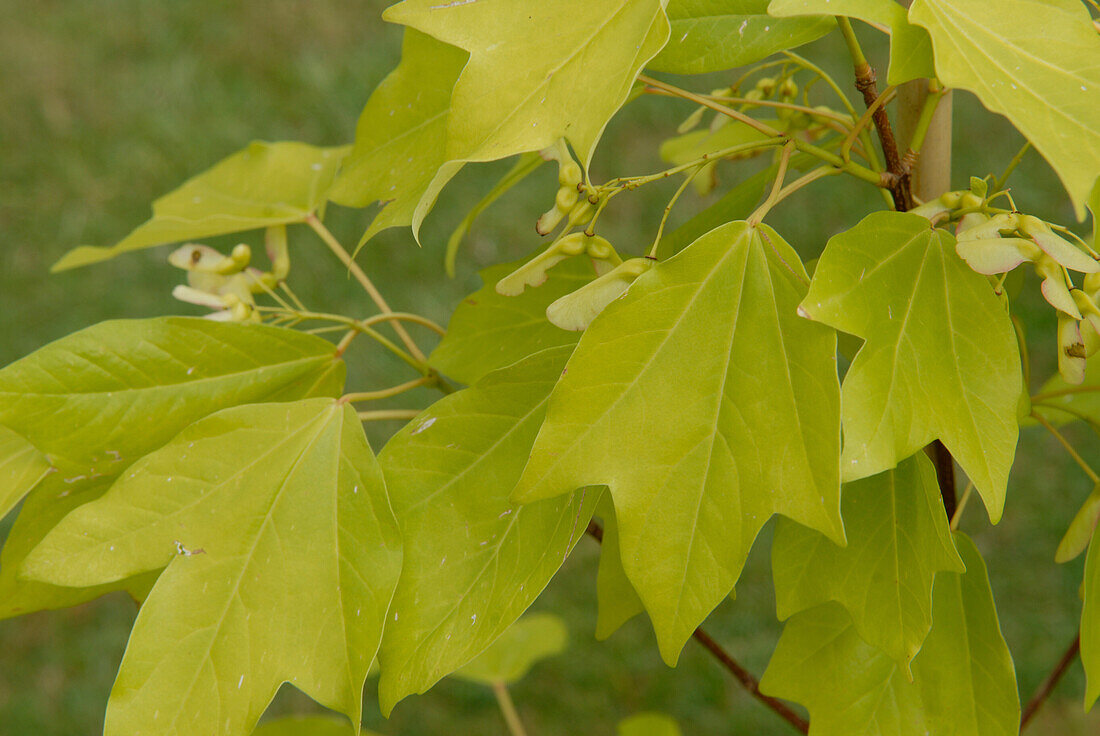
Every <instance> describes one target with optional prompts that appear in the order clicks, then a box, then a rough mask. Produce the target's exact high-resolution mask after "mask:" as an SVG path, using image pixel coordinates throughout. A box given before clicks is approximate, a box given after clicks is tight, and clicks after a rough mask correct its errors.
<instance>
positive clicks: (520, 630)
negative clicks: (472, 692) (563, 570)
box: [452, 613, 569, 685]
mask: <svg viewBox="0 0 1100 736" xmlns="http://www.w3.org/2000/svg"><path fill="white" fill-rule="evenodd" d="M568 643H569V630H568V629H567V628H566V627H565V622H564V621H562V619H561V616H557V615H555V614H553V613H531V614H528V615H526V616H524V617H523V618H521V619H520V620H519V621H516V622H515V623H514V624H512V625H511V626H510V627H509V628H508V630H507V631H505V632H504V633H503V634H501V636H500V638H499V639H497V640H496V641H495V642H493V643H492V644H491V645H490V646H489V648H488V649H486V650H485V651H484V652H482V653H481V654H479V655H478V656H477V657H475V658H474V659H472V660H470V661H469V662H467V663H466V664H465V665H463V666H462V667H460V668H459V669H457V670H456V671H455V672H454V674H453V675H452V677H457V678H459V679H462V680H470V681H472V682H480V683H482V684H484V685H492V684H494V683H497V682H503V683H506V684H511V683H513V682H518V681H519V680H522V679H523V678H524V677H525V676H526V675H527V673H528V672H530V671H531V668H532V667H534V666H535V665H536V664H538V663H539V662H540V661H541V660H543V659H547V658H549V657H553V656H556V655H558V654H561V653H562V652H564V651H565V648H566V646H567V645H568Z"/></svg>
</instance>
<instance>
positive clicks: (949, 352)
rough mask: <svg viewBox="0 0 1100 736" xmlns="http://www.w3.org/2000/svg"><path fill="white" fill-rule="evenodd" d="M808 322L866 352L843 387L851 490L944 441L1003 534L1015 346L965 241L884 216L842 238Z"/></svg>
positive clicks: (914, 218)
mask: <svg viewBox="0 0 1100 736" xmlns="http://www.w3.org/2000/svg"><path fill="white" fill-rule="evenodd" d="M801 309H802V311H803V313H804V314H805V315H806V316H808V317H810V318H811V319H815V320H818V321H821V322H824V323H825V324H828V325H831V326H833V327H835V328H837V329H838V330H843V331H844V332H847V333H849V334H852V335H856V336H857V337H861V338H863V339H864V340H865V341H866V342H865V343H864V345H863V347H862V348H860V350H859V352H858V353H857V354H856V357H855V360H854V361H853V362H852V365H851V368H850V369H849V370H848V373H847V374H846V375H845V377H844V388H843V400H842V402H841V405H842V407H843V412H842V414H843V423H844V456H843V459H842V467H843V469H844V477H845V480H855V479H858V478H865V477H867V476H869V475H874V474H876V473H880V472H882V471H883V470H887V469H889V468H892V467H894V466H896V465H897V464H898V462H899V461H901V460H902V459H904V458H907V457H909V456H910V455H912V454H913V453H915V452H916V451H917V450H919V449H921V448H922V447H924V446H925V445H927V444H928V443H929V442H931V441H932V440H934V439H937V438H939V439H940V440H942V441H943V443H944V445H946V446H947V449H949V450H950V451H951V454H952V455H954V456H955V458H956V459H957V460H958V461H959V464H960V465H961V466H962V468H963V470H965V471H966V474H967V475H968V476H969V477H970V478H971V479H972V480H973V481H974V486H975V487H976V488H977V489H978V491H979V493H981V495H982V500H984V501H985V506H986V509H987V510H988V512H989V517H990V519H991V520H992V521H993V522H994V523H996V522H997V521H998V520H999V519H1000V518H1001V512H1002V510H1003V508H1004V499H1005V487H1006V485H1007V483H1008V474H1009V470H1010V469H1011V467H1012V460H1013V457H1014V455H1015V452H1016V438H1017V435H1018V433H1019V429H1018V426H1017V422H1016V405H1017V402H1018V400H1019V397H1020V392H1021V390H1022V386H1023V379H1022V375H1021V369H1020V355H1019V352H1018V348H1017V344H1016V335H1015V332H1014V330H1013V328H1012V323H1011V321H1010V320H1009V317H1008V313H1007V312H1006V311H1005V309H1004V307H1003V306H1002V305H1001V302H1000V301H999V300H998V299H997V297H996V295H994V293H993V288H992V287H991V286H990V284H989V282H988V281H987V280H986V278H985V277H984V276H982V275H980V274H977V273H975V272H974V271H972V270H971V269H970V268H969V267H968V266H967V265H966V264H965V263H964V262H963V261H962V259H960V258H959V257H958V256H957V255H956V254H955V239H954V237H952V236H951V235H950V234H949V233H947V231H945V230H938V229H933V228H931V227H929V225H928V220H927V219H925V218H923V217H920V216H919V215H912V214H908V213H902V212H876V213H874V214H871V215H868V216H867V217H866V218H864V219H863V220H862V221H861V222H860V223H859V224H858V225H856V226H855V227H854V228H852V229H851V230H848V231H846V232H843V233H840V234H839V235H835V236H833V237H832V238H831V239H830V240H829V243H828V245H826V247H825V252H824V253H823V254H822V255H821V259H820V260H819V261H818V264H817V269H816V270H815V271H814V278H813V282H812V283H811V284H810V291H809V294H808V295H807V296H806V299H805V300H804V301H803V302H802V306H801Z"/></svg>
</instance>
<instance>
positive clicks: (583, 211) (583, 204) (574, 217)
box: [565, 199, 594, 230]
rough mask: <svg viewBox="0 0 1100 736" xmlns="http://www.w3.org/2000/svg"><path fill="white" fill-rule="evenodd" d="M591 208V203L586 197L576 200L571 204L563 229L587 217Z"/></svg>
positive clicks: (578, 223) (569, 227)
mask: <svg viewBox="0 0 1100 736" xmlns="http://www.w3.org/2000/svg"><path fill="white" fill-rule="evenodd" d="M593 209H594V208H593V204H592V202H591V201H590V200H588V199H582V200H581V201H579V202H577V203H576V204H575V205H573V209H571V210H569V217H568V218H566V220H565V223H566V224H565V229H566V230H569V229H571V228H574V227H576V226H577V225H580V224H581V223H582V222H584V221H585V220H587V219H588V218H589V216H590V215H591V214H592V210H593Z"/></svg>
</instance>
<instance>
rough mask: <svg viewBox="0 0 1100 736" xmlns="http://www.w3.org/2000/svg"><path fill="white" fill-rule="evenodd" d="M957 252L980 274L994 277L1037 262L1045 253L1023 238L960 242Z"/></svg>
mask: <svg viewBox="0 0 1100 736" xmlns="http://www.w3.org/2000/svg"><path fill="white" fill-rule="evenodd" d="M955 252H956V253H958V254H959V257H960V258H962V259H963V260H964V261H966V265H968V266H970V268H972V269H974V270H975V271H977V272H978V273H981V274H985V275H987V276H992V275H993V274H998V273H1008V272H1009V271H1011V270H1012V269H1014V268H1016V267H1017V266H1019V265H1020V264H1021V263H1023V262H1024V261H1032V262H1034V261H1036V260H1038V259H1039V258H1040V257H1041V256H1042V255H1043V252H1042V251H1041V250H1039V247H1038V246H1036V245H1035V244H1034V243H1032V242H1031V241H1030V240H1024V239H1023V238H978V239H975V240H959V241H958V243H956V245H955Z"/></svg>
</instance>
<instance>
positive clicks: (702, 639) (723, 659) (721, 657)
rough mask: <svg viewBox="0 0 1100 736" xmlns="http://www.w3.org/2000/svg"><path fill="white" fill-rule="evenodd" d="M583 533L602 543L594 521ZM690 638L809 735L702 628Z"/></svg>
mask: <svg viewBox="0 0 1100 736" xmlns="http://www.w3.org/2000/svg"><path fill="white" fill-rule="evenodd" d="M585 533H586V534H588V536H590V537H592V538H593V539H595V540H596V541H597V542H601V543H602V542H603V527H601V526H600V525H599V524H597V523H596V522H594V521H590V522H588V528H587V529H585ZM692 638H693V639H695V641H697V642H699V643H700V644H701V645H702V646H703V648H704V649H706V650H707V651H708V652H710V653H711V655H713V656H714V658H715V659H717V660H718V662H719V663H720V664H721V665H722V666H723V667H725V668H726V670H727V671H728V672H729V673H730V674H731V675H733V677H734V679H736V680H737V681H738V682H740V683H741V685H742V686H743V687H744V688H745V689H746V690H748V691H749V694H750V695H752V696H753V697H754V698H756V699H757V700H759V701H760V702H761V703H763V704H764V705H765V706H767V707H768V708H770V709H771V710H772V711H773V712H774V713H775V714H776V715H778V716H779V717H780V718H782V719H783V720H785V721H786V722H787V723H789V724H791V725H792V726H793V727H794V728H795V729H796V730H798V732H799V733H809V731H810V724H809V723H808V722H807V721H806V719H805V718H803V717H802V716H800V715H798V714H797V713H795V712H794V711H793V710H791V709H790V707H788V706H787V704H786V703H784V702H783V701H781V700H777V699H776V698H773V697H771V696H770V695H765V694H764V693H762V692H760V681H759V680H757V679H756V678H755V677H754V676H753V675H752V673H751V672H749V671H748V670H746V669H745V668H744V667H742V666H741V665H740V663H738V661H737V660H736V659H734V658H733V657H732V656H731V655H730V653H729V652H727V651H726V650H725V649H723V648H722V645H721V644H719V643H718V642H716V641H715V640H714V639H713V638H711V636H710V634H708V633H707V632H706V631H704V630H703V627H702V626H700V627H699V628H697V629H695V633H694V634H692Z"/></svg>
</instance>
